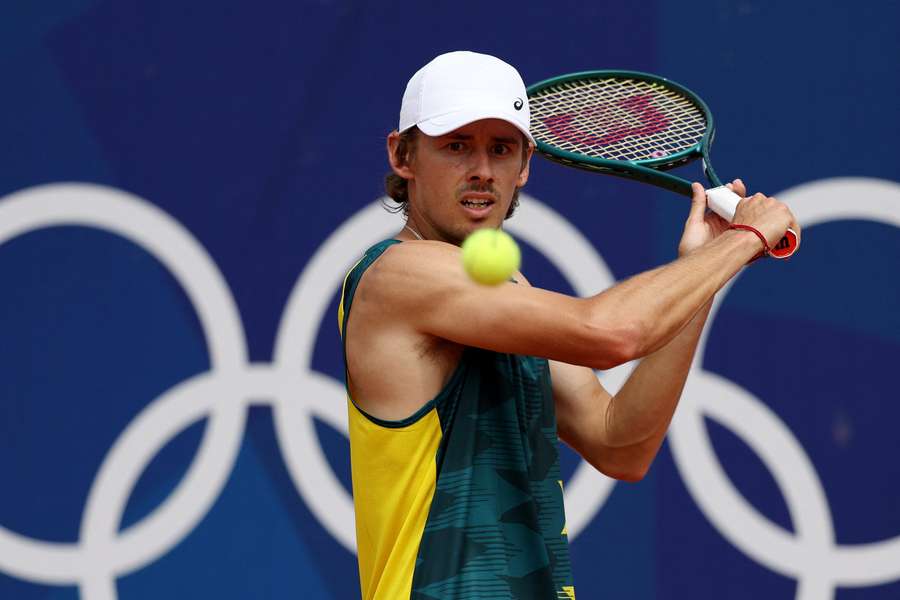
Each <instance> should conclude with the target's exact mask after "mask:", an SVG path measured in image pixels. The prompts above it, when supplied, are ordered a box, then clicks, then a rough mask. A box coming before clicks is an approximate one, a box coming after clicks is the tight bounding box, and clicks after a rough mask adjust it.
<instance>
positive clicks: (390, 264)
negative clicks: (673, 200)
mask: <svg viewBox="0 0 900 600" xmlns="http://www.w3.org/2000/svg"><path fill="white" fill-rule="evenodd" d="M533 148H534V140H533V139H532V137H531V134H530V133H529V110H528V99H527V96H526V93H525V86H524V84H523V82H522V78H521V77H520V76H519V74H518V72H517V71H516V70H515V69H514V68H513V67H511V66H510V65H508V64H506V63H504V62H502V61H501V60H499V59H497V58H494V57H491V56H486V55H483V54H475V53H471V52H452V53H449V54H444V55H441V56H438V57H437V58H435V59H434V60H433V61H431V62H430V63H428V64H427V65H425V66H424V67H423V68H422V69H420V70H419V71H418V72H417V73H416V74H415V75H413V77H412V79H410V80H409V83H408V85H407V88H406V92H405V94H404V95H403V101H402V104H401V109H400V125H399V127H398V129H397V130H395V131H393V132H392V133H391V134H390V135H389V136H388V139H387V150H388V159H389V161H390V165H391V170H392V172H391V173H390V174H389V175H388V178H387V189H388V193H389V194H390V195H391V196H392V197H393V199H394V200H395V201H396V202H398V203H400V204H401V205H402V206H403V210H404V213H405V214H406V217H407V221H406V224H405V226H404V228H403V229H402V230H401V231H400V232H399V233H398V234H397V235H396V236H395V237H394V238H392V239H388V240H385V241H383V242H381V243H379V244H377V245H375V246H373V247H372V248H370V249H369V250H368V251H367V252H366V253H365V255H364V257H363V258H362V259H361V260H360V261H359V262H358V263H357V264H356V266H354V267H353V269H352V270H351V271H350V273H349V274H348V275H347V278H346V280H345V282H344V289H343V292H342V301H341V307H340V311H339V321H340V325H341V331H342V335H343V340H344V353H345V360H346V367H347V371H346V373H347V390H348V395H349V401H348V409H349V413H350V448H351V462H352V479H353V493H354V503H355V508H356V535H357V545H358V553H359V573H360V580H361V588H362V596H363V598H364V599H366V600H370V599H377V600H397V599H401V598H412V599H414V600H425V599H454V598H479V599H501V598H515V599H529V598H534V599H540V600H547V599H549V598H564V599H565V598H574V597H575V589H574V585H573V581H572V572H571V568H570V561H569V552H568V541H567V534H566V521H565V515H564V512H563V491H562V481H561V478H560V470H559V452H558V439H562V440H563V441H564V442H566V443H567V444H569V445H570V446H571V447H572V448H574V449H575V450H576V451H577V452H578V453H579V454H580V455H581V456H582V457H584V459H585V460H587V461H588V462H590V464H592V465H593V466H594V467H595V468H596V469H598V470H599V471H601V472H603V473H605V474H607V475H609V476H611V477H615V478H617V479H623V480H626V481H637V480H639V479H641V478H642V477H643V476H644V474H645V473H646V472H647V470H648V468H649V467H650V464H651V462H652V461H653V458H654V457H655V456H656V453H657V451H658V450H659V447H660V444H661V443H662V440H663V437H664V436H665V433H666V429H667V427H668V425H669V421H670V420H671V418H672V414H673V411H674V410H675V407H676V404H677V403H678V398H679V396H680V394H681V390H682V387H683V386H684V382H685V378H686V376H687V373H688V369H689V367H690V364H691V359H692V356H693V353H694V349H695V347H696V345H697V340H698V338H699V336H700V332H701V330H702V328H703V325H704V323H705V321H706V317H707V314H708V311H709V308H710V303H711V301H712V298H713V295H714V294H715V293H716V291H717V290H719V289H720V288H721V287H722V286H723V285H724V284H725V283H726V282H727V281H728V280H729V279H730V278H731V277H733V276H734V275H735V273H737V272H738V271H739V270H740V269H741V267H742V266H744V265H745V264H746V263H747V262H748V261H750V260H751V259H752V258H753V257H754V256H756V255H758V254H759V252H760V250H761V248H762V247H763V245H762V242H761V241H760V239H758V238H757V236H756V234H755V233H754V232H752V231H745V230H729V229H728V228H727V227H728V224H727V223H726V222H725V221H723V220H722V219H721V218H719V217H717V216H715V215H713V214H711V213H708V212H707V211H706V197H705V194H704V191H703V186H701V185H700V184H694V197H693V203H692V205H691V208H690V213H689V215H688V217H687V222H686V224H685V228H684V234H683V236H682V238H681V242H680V245H679V255H680V257H679V258H678V259H677V260H676V261H674V262H672V263H670V264H668V265H665V266H662V267H659V268H656V269H654V270H652V271H648V272H646V273H642V274H640V275H637V276H635V277H632V278H631V279H628V280H627V281H624V282H622V283H620V284H618V285H616V286H614V287H612V288H610V289H608V290H606V291H604V292H602V293H600V294H598V295H597V296H594V297H592V298H575V297H570V296H566V295H563V294H558V293H554V292H550V291H547V290H542V289H538V288H535V287H532V286H530V285H529V284H528V281H527V280H526V279H525V277H524V276H523V275H522V274H521V273H517V274H516V275H515V276H514V281H510V282H508V283H505V284H502V285H500V286H496V287H488V286H482V285H478V284H476V283H474V282H473V281H472V280H471V279H469V277H467V275H466V273H465V272H464V271H463V268H462V265H461V260H460V249H459V245H460V244H461V243H462V241H463V240H464V239H465V238H466V236H467V235H469V234H470V233H472V232H473V231H475V230H477V229H480V228H484V227H495V228H498V227H501V226H502V224H503V221H504V219H506V218H507V217H509V216H510V215H512V213H513V211H514V208H515V205H516V203H517V195H518V191H519V190H520V189H521V188H522V186H524V185H525V183H526V181H527V180H528V168H529V167H528V165H529V159H530V158H531V154H532V151H533ZM731 185H732V187H733V189H734V190H735V191H736V192H737V193H738V194H740V195H741V196H744V195H745V194H746V190H745V189H744V186H743V184H742V183H741V182H740V181H739V180H736V181H735V182H734V183H733V184H731ZM735 222H736V223H743V224H747V225H749V226H751V227H752V228H754V229H755V230H757V231H758V232H760V235H762V236H764V237H765V239H766V240H767V241H768V243H769V244H770V245H771V244H774V243H776V242H777V241H778V240H780V239H781V237H782V236H783V235H784V232H785V230H786V229H787V228H788V227H789V226H791V227H793V228H794V229H795V231H798V232H799V227H798V226H797V223H796V222H795V220H794V218H793V216H792V215H791V213H790V211H789V210H788V209H787V207H785V205H784V204H782V203H780V202H778V201H777V200H775V199H774V198H769V197H766V196H764V195H762V194H755V195H754V196H753V197H751V198H747V199H745V200H742V201H741V203H740V204H739V206H738V208H737V212H736V215H735ZM637 358H641V359H642V360H641V362H640V364H639V365H638V366H637V368H636V369H635V370H634V372H633V373H632V375H631V376H630V377H629V379H628V380H627V382H626V383H625V384H624V386H623V387H622V389H621V390H619V392H618V393H617V394H616V395H615V396H612V395H610V394H609V393H608V392H607V391H606V390H605V389H604V388H603V387H602V386H601V385H600V383H599V382H598V381H597V377H596V375H595V373H594V371H593V369H608V368H611V367H614V366H616V365H619V364H621V363H623V362H626V361H630V360H633V359H637Z"/></svg>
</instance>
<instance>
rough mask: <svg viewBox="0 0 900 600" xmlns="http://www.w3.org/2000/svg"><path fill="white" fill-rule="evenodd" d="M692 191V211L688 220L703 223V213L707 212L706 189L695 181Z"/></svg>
mask: <svg viewBox="0 0 900 600" xmlns="http://www.w3.org/2000/svg"><path fill="white" fill-rule="evenodd" d="M691 191H692V192H693V193H694V195H693V196H692V197H691V212H690V214H689V215H688V221H689V222H693V223H701V222H703V215H704V214H706V189H705V188H704V187H703V186H702V185H701V184H699V183H697V182H696V181H695V182H694V183H692V184H691Z"/></svg>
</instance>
